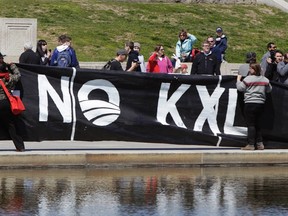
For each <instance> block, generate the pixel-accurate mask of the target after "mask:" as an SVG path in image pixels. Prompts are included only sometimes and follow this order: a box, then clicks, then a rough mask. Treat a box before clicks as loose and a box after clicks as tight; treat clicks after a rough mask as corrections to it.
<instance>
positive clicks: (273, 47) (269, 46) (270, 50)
mask: <svg viewBox="0 0 288 216" xmlns="http://www.w3.org/2000/svg"><path fill="white" fill-rule="evenodd" d="M267 49H268V51H267V52H266V53H265V54H264V55H263V56H262V58H261V61H260V65H261V69H262V73H263V74H265V72H266V68H267V66H268V62H267V59H268V58H270V57H271V54H272V57H273V56H274V55H275V50H276V49H277V47H276V45H275V43H274V42H269V43H268V44H267Z"/></svg>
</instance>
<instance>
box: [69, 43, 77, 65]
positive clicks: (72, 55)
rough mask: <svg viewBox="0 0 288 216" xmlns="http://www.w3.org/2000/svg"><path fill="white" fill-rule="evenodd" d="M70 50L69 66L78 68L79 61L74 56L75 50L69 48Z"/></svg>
mask: <svg viewBox="0 0 288 216" xmlns="http://www.w3.org/2000/svg"><path fill="white" fill-rule="evenodd" d="M70 50H71V67H76V68H79V62H78V59H77V56H76V51H75V50H74V49H72V48H70Z"/></svg>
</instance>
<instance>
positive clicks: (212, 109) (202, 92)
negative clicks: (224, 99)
mask: <svg viewBox="0 0 288 216" xmlns="http://www.w3.org/2000/svg"><path fill="white" fill-rule="evenodd" d="M190 87H191V86H190V85H181V86H180V87H179V88H178V89H177V90H176V91H175V92H174V93H173V94H172V95H171V97H170V98H169V99H168V91H169V88H170V83H162V84H161V89H160V92H159V99H158V107H157V120H158V121H159V122H160V123H161V124H163V125H169V124H168V123H167V121H166V118H167V115H168V114H169V113H170V115H171V117H172V118H173V120H174V122H175V124H176V125H177V126H178V127H181V128H185V129H187V127H186V126H185V124H184V122H183V121H182V118H181V116H180V114H179V112H178V109H177V106H176V103H177V101H179V100H180V98H181V97H182V95H183V94H184V93H185V92H186V91H187V90H188V89H189V88H190ZM196 89H197V91H198V93H199V97H200V99H201V102H202V105H203V109H202V111H201V113H200V115H199V116H198V118H197V119H196V121H195V124H194V128H193V130H195V131H202V130H203V126H204V124H205V121H206V120H207V122H208V125H209V127H210V128H211V130H212V132H213V133H214V135H215V136H216V135H217V134H221V132H220V130H219V127H218V122H217V114H218V105H219V100H220V98H221V96H222V95H223V93H224V91H225V88H222V87H219V85H218V86H217V87H216V88H215V89H214V91H213V93H212V94H211V96H210V94H209V92H208V90H207V87H206V86H200V85H197V86H196ZM236 105H237V90H236V89H229V97H228V107H227V113H226V120H225V125H224V134H231V135H240V136H246V134H247V128H246V127H237V126H233V124H234V118H235V112H236Z"/></svg>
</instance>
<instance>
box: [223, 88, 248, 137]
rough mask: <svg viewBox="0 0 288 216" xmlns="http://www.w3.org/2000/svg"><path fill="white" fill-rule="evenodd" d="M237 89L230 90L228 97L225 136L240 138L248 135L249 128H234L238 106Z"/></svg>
mask: <svg viewBox="0 0 288 216" xmlns="http://www.w3.org/2000/svg"><path fill="white" fill-rule="evenodd" d="M237 97H238V94H237V89H229V97H228V108H227V113H226V120H225V124H224V133H225V134H233V135H239V136H246V135H247V127H236V126H233V124H234V118H235V112H236V105H237Z"/></svg>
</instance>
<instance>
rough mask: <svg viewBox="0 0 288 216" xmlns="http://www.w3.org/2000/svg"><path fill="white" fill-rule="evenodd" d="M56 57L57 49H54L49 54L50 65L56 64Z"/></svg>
mask: <svg viewBox="0 0 288 216" xmlns="http://www.w3.org/2000/svg"><path fill="white" fill-rule="evenodd" d="M57 57H58V50H57V49H54V51H53V53H52V56H51V61H50V66H55V65H57Z"/></svg>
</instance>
